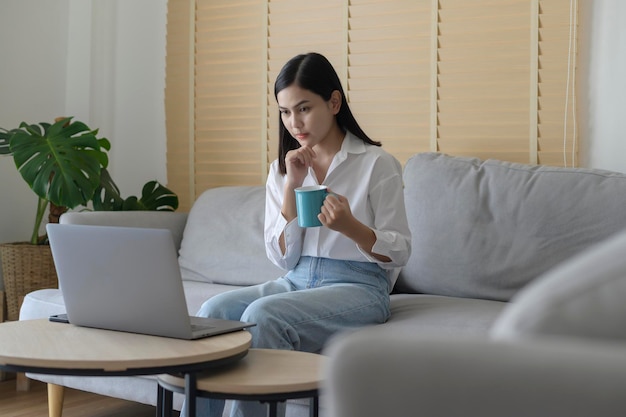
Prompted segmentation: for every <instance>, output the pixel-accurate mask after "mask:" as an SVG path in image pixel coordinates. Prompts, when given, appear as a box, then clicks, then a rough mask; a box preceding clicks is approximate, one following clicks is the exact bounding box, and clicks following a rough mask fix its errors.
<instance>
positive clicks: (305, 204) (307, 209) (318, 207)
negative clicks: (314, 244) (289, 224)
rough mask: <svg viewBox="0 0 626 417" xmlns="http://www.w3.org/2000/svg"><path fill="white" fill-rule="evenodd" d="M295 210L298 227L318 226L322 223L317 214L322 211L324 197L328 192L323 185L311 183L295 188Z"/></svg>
mask: <svg viewBox="0 0 626 417" xmlns="http://www.w3.org/2000/svg"><path fill="white" fill-rule="evenodd" d="M295 191H296V210H297V214H298V225H299V226H300V227H319V226H321V225H322V223H320V221H319V219H318V218H317V216H318V215H319V214H320V213H321V211H322V205H323V204H324V199H325V198H326V195H327V194H328V190H327V187H326V186H325V185H311V186H308V187H299V188H296V190H295Z"/></svg>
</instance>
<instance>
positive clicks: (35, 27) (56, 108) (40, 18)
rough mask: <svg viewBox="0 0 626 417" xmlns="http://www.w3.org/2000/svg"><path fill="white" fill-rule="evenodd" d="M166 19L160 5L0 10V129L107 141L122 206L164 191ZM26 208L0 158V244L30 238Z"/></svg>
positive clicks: (27, 200)
mask: <svg viewBox="0 0 626 417" xmlns="http://www.w3.org/2000/svg"><path fill="white" fill-rule="evenodd" d="M166 9H167V0H55V1H43V0H2V1H1V2H0V127H4V128H7V129H10V128H14V127H17V126H18V125H19V123H20V122H21V121H27V122H29V123H38V122H43V121H46V122H52V121H53V120H54V118H55V117H57V116H74V117H75V118H76V119H77V120H81V121H83V122H85V123H87V125H88V126H90V127H91V128H99V129H100V133H101V135H102V136H105V137H107V138H108V139H109V140H110V141H111V144H112V148H111V151H110V152H109V159H110V164H109V171H110V172H111V174H112V176H113V178H114V180H115V181H116V183H117V185H118V186H119V187H120V190H121V192H122V195H123V196H129V195H139V194H140V193H141V186H142V185H143V184H144V183H146V182H147V181H150V180H158V181H160V182H162V183H166V182H167V178H166V166H165V114H164V113H165V110H164V108H165V107H164V103H163V99H164V88H165V30H166V28H165V23H166ZM35 205H36V197H35V194H34V193H33V192H32V191H30V189H28V186H27V185H26V183H25V182H24V181H23V180H22V178H21V177H20V175H19V173H18V172H17V170H16V169H15V166H14V164H13V159H12V158H10V157H7V156H0V242H10V241H18V240H28V239H29V238H30V231H31V227H32V224H33V221H34V217H35ZM0 281H1V280H0ZM0 288H1V285H0Z"/></svg>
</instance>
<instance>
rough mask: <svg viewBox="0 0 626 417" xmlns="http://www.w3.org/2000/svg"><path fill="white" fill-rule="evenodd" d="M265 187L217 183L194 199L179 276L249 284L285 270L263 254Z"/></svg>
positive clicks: (269, 278)
mask: <svg viewBox="0 0 626 417" xmlns="http://www.w3.org/2000/svg"><path fill="white" fill-rule="evenodd" d="M264 219H265V187H263V186H253V187H244V186H238V187H219V188H213V189H210V190H207V191H205V192H204V193H202V194H201V195H200V197H198V199H197V200H196V201H195V202H194V204H193V206H192V208H191V210H190V212H189V216H188V218H187V224H186V225H185V230H184V232H183V240H182V243H181V248H180V252H179V254H180V255H179V258H178V262H179V264H180V268H181V274H182V278H183V279H184V280H192V281H204V282H211V283H216V284H228V285H253V284H259V283H263V282H266V281H269V280H271V279H276V278H278V277H280V276H282V275H284V274H285V271H283V270H281V269H280V268H278V267H276V266H275V265H274V264H273V263H272V262H270V260H269V259H268V258H267V255H266V254H265V241H264V240H265V239H264V237H263V223H264Z"/></svg>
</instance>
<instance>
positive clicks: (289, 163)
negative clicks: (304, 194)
mask: <svg viewBox="0 0 626 417" xmlns="http://www.w3.org/2000/svg"><path fill="white" fill-rule="evenodd" d="M313 159H315V151H314V150H313V149H312V148H309V147H308V146H302V147H300V148H298V149H292V150H290V151H289V152H287V155H285V167H286V168H287V184H288V186H289V187H290V188H291V189H296V188H298V187H301V186H302V183H303V182H304V178H305V177H306V176H307V174H308V171H309V167H310V166H311V165H312V164H313Z"/></svg>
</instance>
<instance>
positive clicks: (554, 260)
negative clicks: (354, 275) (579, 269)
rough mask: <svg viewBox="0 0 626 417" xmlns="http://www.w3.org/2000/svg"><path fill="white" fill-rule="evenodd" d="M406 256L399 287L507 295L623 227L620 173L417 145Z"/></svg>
mask: <svg viewBox="0 0 626 417" xmlns="http://www.w3.org/2000/svg"><path fill="white" fill-rule="evenodd" d="M404 182H405V203H406V208H407V215H408V220H409V226H410V228H411V233H412V254H411V257H410V259H409V263H408V264H407V266H406V267H405V268H403V271H402V272H401V274H400V277H399V279H398V282H397V284H396V288H395V290H396V291H399V292H409V293H428V294H437V295H448V296H459V297H470V298H484V299H493V300H501V301H508V300H509V299H510V298H511V297H512V296H513V295H514V294H515V293H516V292H517V291H518V290H519V289H520V288H522V287H524V286H525V285H526V284H527V283H529V282H530V281H532V280H533V279H534V278H536V277H538V276H539V275H540V274H542V273H543V272H546V271H547V270H548V269H551V268H552V267H554V266H555V265H557V264H558V263H560V262H562V261H564V260H565V259H567V258H569V257H571V256H573V255H574V254H576V253H578V252H580V251H582V250H583V249H586V248H587V247H589V246H591V245H592V244H594V243H597V242H600V241H602V240H604V239H605V238H607V237H609V236H610V235H612V234H614V233H616V232H618V231H620V230H621V229H624V228H626V175H624V174H620V173H615V172H608V171H601V170H593V169H582V168H558V167H549V166H534V165H524V164H516V163H509V162H502V161H494V160H488V161H481V160H479V159H475V158H464V157H451V156H447V155H444V154H438V153H424V154H418V155H415V156H414V157H412V158H411V159H410V160H409V161H408V162H407V164H406V166H405V170H404Z"/></svg>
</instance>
